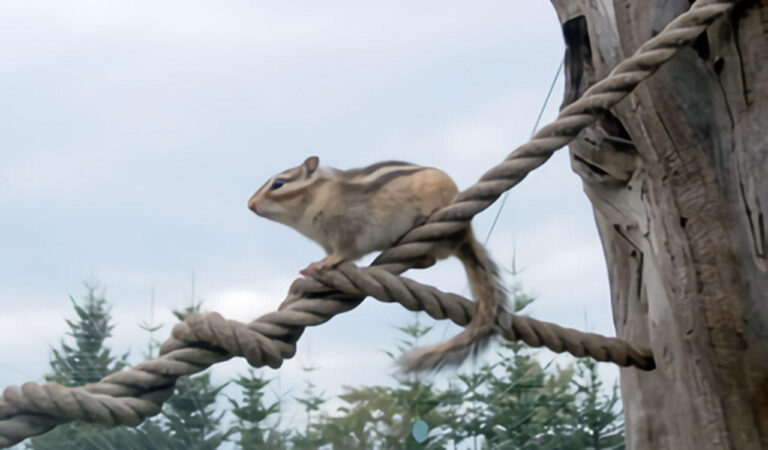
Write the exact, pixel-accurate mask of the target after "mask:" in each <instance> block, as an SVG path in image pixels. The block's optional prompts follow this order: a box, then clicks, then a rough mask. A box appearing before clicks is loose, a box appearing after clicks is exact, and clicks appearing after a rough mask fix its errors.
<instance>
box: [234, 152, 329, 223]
mask: <svg viewBox="0 0 768 450" xmlns="http://www.w3.org/2000/svg"><path fill="white" fill-rule="evenodd" d="M319 164H320V159H319V158H318V157H317V156H310V157H309V158H307V159H306V160H305V161H304V163H302V164H301V165H300V166H297V167H294V168H292V169H288V170H286V171H283V172H280V173H279V174H277V175H275V176H273V177H272V178H270V179H269V181H267V182H266V183H264V185H263V186H262V187H261V188H259V190H258V191H256V193H255V194H253V196H252V197H251V199H250V200H249V201H248V208H250V209H251V211H253V212H255V213H256V214H258V215H260V216H262V217H266V218H267V219H270V220H274V221H275V222H280V223H284V224H286V225H295V224H296V222H297V221H299V220H300V219H301V218H302V217H303V213H304V211H305V210H306V207H307V205H308V204H309V202H310V200H311V198H312V185H313V184H315V183H316V182H317V181H318V178H319V177H318V175H319V174H318V172H317V167H318V165H319Z"/></svg>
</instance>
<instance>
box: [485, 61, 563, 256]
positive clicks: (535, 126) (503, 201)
mask: <svg viewBox="0 0 768 450" xmlns="http://www.w3.org/2000/svg"><path fill="white" fill-rule="evenodd" d="M564 64H565V59H562V60H561V61H560V65H559V66H557V72H555V77H554V78H553V79H552V84H551V85H550V86H549V91H548V92H547V96H546V97H545V98H544V104H543V105H541V109H540V110H539V116H538V117H536V122H535V123H534V124H533V130H531V137H533V135H534V134H536V130H537V129H538V128H539V122H541V117H542V116H543V115H544V110H545V109H547V104H549V98H550V97H551V96H552V91H553V90H554V89H555V84H557V79H558V78H560V72H562V71H563V65H564ZM507 197H509V191H507V192H505V193H504V196H503V197H502V198H501V203H500V204H499V209H498V210H496V217H494V218H493V222H492V223H491V228H489V229H488V235H487V236H485V240H484V241H483V245H486V244H488V240H489V239H491V234H492V233H493V230H494V229H496V223H497V222H498V221H499V217H500V216H501V211H502V210H503V209H504V205H505V204H506V203H507Z"/></svg>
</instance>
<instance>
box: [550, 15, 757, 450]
mask: <svg viewBox="0 0 768 450" xmlns="http://www.w3.org/2000/svg"><path fill="white" fill-rule="evenodd" d="M552 3H553V4H554V7H555V9H556V10H557V12H558V15H559V18H560V21H561V23H562V26H563V32H564V37H565V40H566V45H567V54H566V74H567V75H566V80H567V81H566V98H565V103H566V104H567V103H569V102H571V101H573V100H574V99H575V98H577V97H578V96H579V95H580V94H581V93H582V92H584V90H585V89H586V88H587V87H589V86H590V85H591V84H593V83H594V82H595V81H597V80H599V79H601V78H603V77H604V76H605V75H606V74H607V73H608V72H609V71H610V70H611V68H613V67H614V66H615V65H616V64H617V63H618V62H619V61H620V60H622V59H623V58H624V57H626V56H628V55H631V54H632V53H633V52H634V51H635V49H637V48H638V47H639V46H640V45H642V43H643V42H645V41H646V40H647V39H648V38H650V37H652V36H653V35H655V34H656V33H658V32H659V31H660V30H661V29H662V27H663V26H664V25H666V24H667V23H668V22H669V21H671V20H672V19H673V18H674V17H675V16H676V15H678V14H679V13H681V12H683V11H685V10H687V9H688V7H689V6H690V3H691V2H689V1H686V0H668V1H660V0H653V1H637V0H615V1H611V0H552ZM570 151H571V160H572V166H573V169H574V171H576V173H578V174H579V175H580V176H581V177H582V179H583V181H584V190H585V191H586V193H587V195H588V196H589V199H590V201H591V202H592V205H593V207H594V213H595V220H596V222H597V226H598V229H599V232H600V236H601V239H602V243H603V249H604V252H605V258H606V261H607V266H608V272H609V277H610V282H611V295H612V305H613V315H614V321H615V325H616V332H617V335H618V336H620V337H622V338H624V339H626V340H628V341H630V342H632V343H635V344H637V345H642V346H648V347H650V348H652V349H653V352H654V355H655V357H656V362H657V365H658V368H657V369H656V370H654V371H652V372H643V371H639V370H636V369H631V368H629V369H622V371H621V390H622V395H623V399H624V408H625V411H626V418H627V426H626V432H627V443H628V448H630V449H675V450H678V449H721V448H722V449H739V450H740V449H757V448H768V274H767V273H766V272H767V271H768V261H766V252H767V251H768V249H767V248H766V246H767V245H768V244H767V243H766V229H765V217H764V211H763V209H762V208H764V207H768V2H765V1H745V2H742V3H740V4H739V5H738V6H737V8H736V9H735V11H734V12H733V13H732V14H731V15H730V17H729V18H727V19H726V20H720V21H718V22H716V23H715V24H714V25H713V26H712V27H710V28H709V30H708V31H707V32H706V33H705V34H703V35H702V36H700V38H699V39H698V40H697V42H696V43H695V44H694V45H693V46H692V47H690V48H686V49H684V50H682V51H681V52H680V53H679V54H678V55H677V56H676V57H675V58H674V59H672V60H671V61H670V62H668V63H667V64H666V65H665V66H664V67H663V68H662V69H661V70H660V71H659V72H658V73H656V74H655V75H654V76H653V77H651V79H649V80H648V81H646V82H644V83H643V84H642V85H641V86H640V87H639V88H638V89H637V90H636V91H635V92H634V93H633V94H632V95H631V96H630V97H629V98H627V99H625V100H624V101H622V102H621V103H620V104H619V105H618V106H617V107H616V108H614V110H613V111H611V113H610V114H605V116H604V117H603V118H602V119H601V120H600V121H599V122H598V123H596V124H595V125H594V126H592V127H590V128H589V129H587V130H585V131H584V132H583V133H582V134H581V135H580V136H579V138H577V139H576V140H575V141H574V142H573V143H572V145H571V146H570Z"/></svg>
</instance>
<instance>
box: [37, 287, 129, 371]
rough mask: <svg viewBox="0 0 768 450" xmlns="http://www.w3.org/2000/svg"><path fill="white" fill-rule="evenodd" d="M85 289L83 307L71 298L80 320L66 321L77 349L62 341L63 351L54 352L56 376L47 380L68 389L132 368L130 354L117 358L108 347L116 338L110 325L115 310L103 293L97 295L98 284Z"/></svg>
mask: <svg viewBox="0 0 768 450" xmlns="http://www.w3.org/2000/svg"><path fill="white" fill-rule="evenodd" d="M85 288H86V290H87V291H88V292H87V293H86V295H85V297H83V301H82V304H78V303H77V301H75V299H74V298H72V297H71V296H70V297H69V299H70V301H71V302H72V306H73V308H74V309H75V313H76V314H77V320H70V319H65V320H66V322H67V325H68V326H69V329H70V331H69V332H68V333H67V335H68V336H70V337H71V338H72V339H73V340H74V346H73V345H71V344H68V343H67V342H66V341H64V340H62V341H61V344H60V345H61V348H60V349H52V352H53V359H52V360H51V369H52V373H51V374H50V375H48V376H46V380H48V381H55V382H57V383H59V384H62V385H64V386H82V385H84V384H86V383H93V382H96V381H99V380H100V379H102V378H103V377H105V376H106V375H109V374H110V373H113V372H117V371H118V370H120V369H122V368H124V367H125V366H127V365H128V363H127V358H128V353H127V352H126V353H125V354H123V355H122V356H119V357H115V356H113V355H112V352H111V350H110V349H109V348H108V347H105V346H104V341H105V340H106V339H107V338H109V337H110V336H112V329H113V328H114V325H113V324H112V323H110V322H111V320H112V317H111V315H110V309H111V307H110V306H109V305H108V304H107V301H106V299H105V298H104V293H103V291H102V292H100V293H99V292H97V288H98V286H97V285H96V284H88V283H85Z"/></svg>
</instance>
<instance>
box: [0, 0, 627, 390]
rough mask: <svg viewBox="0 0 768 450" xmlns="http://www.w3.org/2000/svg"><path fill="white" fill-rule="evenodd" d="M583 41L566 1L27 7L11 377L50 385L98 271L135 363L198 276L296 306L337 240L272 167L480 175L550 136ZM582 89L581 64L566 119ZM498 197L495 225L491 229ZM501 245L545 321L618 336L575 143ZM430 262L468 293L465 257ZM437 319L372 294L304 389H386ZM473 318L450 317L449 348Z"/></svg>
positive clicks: (11, 288) (13, 210) (295, 378)
mask: <svg viewBox="0 0 768 450" xmlns="http://www.w3.org/2000/svg"><path fill="white" fill-rule="evenodd" d="M563 52H564V49H563V44H562V37H561V34H560V29H559V25H558V23H557V18H556V15H555V13H554V10H553V8H552V7H551V6H550V5H549V3H548V2H546V1H542V2H527V1H526V2H523V1H491V0H481V1H475V2H466V1H453V0H448V1H446V0H440V1H437V0H434V1H433V0H428V1H420V2H412V1H389V2H359V1H332V2H326V1H322V2H318V1H284V0H283V1H256V0H251V1H245V0H238V1H227V2H213V1H190V0H185V1H164V2H156V1H148V0H126V1H118V0H112V1H110V2H100V1H93V0H70V1H67V2H60V1H40V0H3V1H2V2H0V105H2V107H1V108H0V306H1V307H2V310H1V311H2V312H0V389H2V388H3V387H4V386H7V385H11V384H14V385H18V384H21V383H23V382H25V381H40V380H42V377H43V375H44V373H45V372H46V371H47V370H48V360H49V356H50V347H51V346H52V345H58V341H59V339H60V338H61V337H62V336H63V334H64V332H65V331H66V329H67V328H66V324H65V322H64V318H65V317H72V316H73V311H72V306H71V303H70V302H69V300H68V295H72V296H74V297H75V298H79V297H80V296H81V295H82V294H83V293H84V288H83V286H82V282H83V280H98V281H99V282H100V283H102V285H104V286H105V287H106V297H107V299H108V300H109V301H110V302H111V303H112V304H113V305H114V307H113V309H112V313H113V315H114V319H115V322H116V323H117V326H116V328H115V330H114V334H115V337H114V339H112V341H111V345H112V346H113V347H114V348H115V350H117V351H120V352H122V351H124V350H125V349H127V348H129V347H130V348H132V349H133V350H136V351H135V352H134V354H135V356H134V358H133V360H132V362H134V363H136V362H138V361H139V359H138V356H139V354H138V353H139V352H138V350H143V349H144V347H145V345H146V341H147V335H146V333H145V332H143V331H141V330H140V329H139V327H138V325H137V324H138V323H139V322H141V321H145V320H149V318H150V314H151V309H150V297H151V292H152V289H153V287H154V292H155V298H156V306H155V313H154V315H155V319H156V320H157V321H160V322H163V323H165V324H167V326H166V327H165V328H164V329H163V330H161V331H160V332H159V333H158V334H157V337H158V338H161V339H162V338H164V337H165V336H167V335H168V333H169V331H170V324H171V323H172V321H173V320H172V318H171V314H170V311H171V310H172V309H174V308H181V307H184V306H187V305H188V304H189V303H190V301H191V296H192V289H191V281H190V279H191V274H192V272H193V271H194V273H195V279H196V283H195V296H196V298H197V299H201V300H204V301H205V303H204V307H205V308H207V309H212V310H217V311H220V312H221V313H223V314H224V315H225V316H226V317H229V318H234V319H238V320H242V321H249V320H251V319H253V318H255V317H257V316H258V315H259V314H262V313H265V312H268V311H271V310H274V309H275V308H276V307H277V306H278V304H279V303H280V302H281V301H282V299H283V298H284V296H285V292H286V290H287V288H288V286H289V284H290V282H291V280H292V279H293V278H295V277H296V276H297V272H298V270H299V269H301V268H302V267H304V266H305V265H307V264H308V263H309V262H311V261H315V260H317V259H320V258H321V257H322V256H323V253H322V250H321V249H320V248H319V247H318V246H317V245H316V244H313V243H312V242H310V241H308V240H306V239H305V238H303V237H302V236H300V235H299V234H298V233H296V232H295V231H293V230H291V229H289V228H287V227H284V226H282V225H278V224H274V223H271V222H268V221H266V220H264V219H261V218H258V217H256V216H255V215H253V214H252V213H251V212H250V211H249V210H248V209H247V208H246V202H247V200H248V198H249V197H250V195H251V194H252V193H253V192H254V191H255V190H256V189H257V188H258V187H259V186H260V185H261V184H262V183H263V182H264V181H265V180H266V179H267V178H268V177H269V176H271V175H273V174H275V173H277V172H279V171H282V170H283V169H286V168H288V167H292V166H295V165H297V164H298V163H300V162H301V161H303V160H304V158H306V157H307V156H309V155H318V156H319V157H320V161H321V164H324V165H330V166H334V167H338V168H351V167H359V166H364V165H367V164H370V163H373V162H376V161H380V160H387V159H399V160H408V161H412V162H416V163H420V164H425V165H433V166H437V167H440V168H442V169H443V170H445V171H446V172H448V173H449V174H450V175H452V176H453V177H454V179H455V180H456V182H457V183H458V184H459V186H460V188H462V189H463V188H467V187H468V186H470V185H471V184H472V183H473V182H475V181H476V180H477V179H478V177H480V176H481V175H482V173H483V172H484V171H485V170H487V169H488V168H490V167H491V166H492V165H494V164H496V163H498V162H499V161H501V160H502V159H503V158H504V157H505V155H506V154H507V153H509V152H510V151H511V150H512V149H514V147H516V146H517V145H520V144H522V143H523V142H525V140H527V138H528V136H529V135H530V132H531V128H532V126H533V123H534V120H535V117H536V115H537V113H538V111H539V108H540V107H541V105H542V102H543V100H544V96H545V94H546V92H547V89H548V88H549V85H550V83H551V81H552V78H553V76H554V74H555V71H556V70H557V67H558V65H559V63H560V61H561V59H562V56H563ZM561 100H562V78H561V79H560V80H559V81H558V83H557V87H556V89H555V93H554V94H553V98H552V100H551V102H550V104H549V106H548V108H547V111H546V114H545V116H544V122H543V123H546V122H547V121H550V120H552V119H553V118H554V117H555V116H556V112H557V109H558V106H559V104H560V102H561ZM497 207H498V206H497V205H494V206H492V207H491V208H490V209H489V210H488V211H486V212H485V213H484V214H482V215H480V216H479V217H478V218H476V219H475V222H474V226H475V230H476V232H477V234H478V235H480V237H481V238H484V237H485V235H486V233H487V230H488V227H489V225H490V221H491V218H492V216H493V215H494V214H495V213H496V209H497ZM489 247H490V248H491V251H492V254H493V256H494V257H495V259H496V260H497V261H498V262H499V263H500V264H502V265H505V266H509V265H510V262H511V260H512V258H513V253H515V252H516V259H517V263H518V268H520V267H524V268H525V270H524V271H523V272H522V274H521V275H520V280H521V281H522V283H523V285H524V287H525V288H526V289H527V290H528V291H530V292H533V293H535V294H537V296H538V300H537V302H536V303H535V304H534V305H533V307H532V308H531V313H532V314H533V315H534V316H535V317H537V318H539V319H543V320H549V321H554V322H557V323H559V324H562V325H565V326H571V327H576V328H579V329H589V330H591V331H595V332H599V333H605V334H610V335H613V334H614V330H613V324H612V319H611V313H610V306H609V305H610V302H609V292H608V283H607V276H606V272H605V266H604V260H603V256H602V249H601V247H600V243H599V240H598V238H597V232H596V230H595V226H594V220H593V217H592V211H591V208H590V205H589V202H588V201H587V199H586V197H585V195H584V194H583V192H582V186H581V181H580V179H579V178H578V177H577V176H576V175H575V174H574V173H572V171H571V170H570V166H569V161H568V155H567V153H566V150H562V151H561V152H560V153H558V154H557V155H556V156H555V157H554V158H553V159H552V160H551V161H550V162H549V163H548V164H547V165H545V166H544V167H543V168H541V169H539V170H538V171H537V172H535V173H533V174H532V175H531V176H529V177H528V178H527V179H526V180H525V181H524V182H523V183H522V184H521V185H519V186H518V187H517V188H515V189H514V191H513V192H512V193H511V195H510V196H509V199H508V201H507V204H506V206H505V208H504V210H503V212H502V214H501V218H500V221H499V224H498V226H497V228H496V231H495V232H494V233H493V235H492V237H491V239H490V242H489ZM410 276H414V277H417V278H418V279H420V280H424V281H426V282H429V283H432V284H435V285H437V286H439V287H440V288H441V289H443V290H448V291H457V292H464V293H465V294H466V290H465V281H464V275H463V273H462V272H461V268H460V266H459V264H458V263H457V262H456V261H448V262H444V263H441V264H440V265H439V266H438V267H435V268H433V269H430V270H428V271H424V272H423V273H418V274H416V273H415V272H411V273H410ZM413 317H414V314H413V313H410V312H407V311H405V310H404V309H403V308H401V307H399V306H398V305H396V304H381V303H378V302H376V301H375V300H371V299H369V300H368V301H366V302H365V303H364V304H363V305H362V306H361V307H359V308H357V309H356V310H354V311H351V312H349V313H347V314H344V315H343V316H340V317H337V318H335V319H333V320H332V321H331V322H329V323H327V324H325V325H323V326H320V327H317V328H315V329H310V330H308V331H307V332H306V333H305V334H304V335H303V337H302V339H301V341H300V342H299V347H298V353H297V356H296V357H295V358H294V359H293V360H291V361H288V362H287V363H286V364H285V365H284V367H283V368H282V369H280V371H279V375H280V384H281V386H282V388H283V389H285V388H289V387H292V386H297V385H298V384H299V383H300V380H301V378H302V377H303V376H304V375H303V374H302V373H301V371H300V367H301V366H302V365H314V366H317V367H319V369H318V370H317V371H315V372H314V373H313V379H314V380H315V381H316V383H318V384H319V385H320V386H321V387H322V388H325V389H326V392H327V393H328V394H334V393H338V392H339V390H340V388H341V386H342V385H345V384H346V385H360V384H364V383H368V384H372V383H383V382H386V381H387V379H388V377H389V374H390V372H391V371H392V365H391V363H390V361H389V359H388V358H387V357H386V356H385V355H384V354H383V353H382V352H381V351H380V350H381V349H391V348H393V346H394V344H395V339H396V338H397V332H396V331H395V330H394V328H393V327H394V326H398V325H403V324H404V323H406V322H408V321H410V320H412V319H413ZM424 320H425V321H428V320H429V319H428V318H426V316H424ZM429 323H431V322H429ZM457 331H458V328H455V327H453V326H449V325H445V324H443V323H440V324H437V326H436V329H435V331H434V332H433V333H432V334H433V335H434V336H433V337H432V340H433V341H437V340H441V339H443V338H445V337H447V336H450V335H452V334H453V333H455V332H457ZM547 355H548V356H549V355H552V354H551V353H550V354H547ZM244 367H245V364H244V363H243V362H242V361H232V362H229V363H226V364H223V365H222V366H221V367H217V368H216V369H215V370H214V376H215V378H216V379H218V380H225V379H228V378H230V377H231V376H232V374H233V373H235V372H238V371H242V370H243V369H244ZM606 370H609V371H610V370H613V369H611V368H608V369H606ZM270 373H272V374H274V375H275V376H276V375H277V374H278V372H270ZM299 387H300V386H299Z"/></svg>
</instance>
